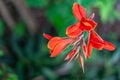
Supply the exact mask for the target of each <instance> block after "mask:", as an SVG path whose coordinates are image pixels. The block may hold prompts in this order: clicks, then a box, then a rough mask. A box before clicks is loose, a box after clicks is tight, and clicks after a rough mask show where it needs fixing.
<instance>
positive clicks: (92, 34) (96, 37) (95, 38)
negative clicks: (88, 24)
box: [90, 30, 103, 43]
mask: <svg viewBox="0 0 120 80" xmlns="http://www.w3.org/2000/svg"><path fill="white" fill-rule="evenodd" d="M90 38H91V39H92V40H93V41H96V42H100V43H103V39H102V38H101V37H100V36H99V35H98V34H97V33H96V32H95V31H94V30H91V31H90Z"/></svg>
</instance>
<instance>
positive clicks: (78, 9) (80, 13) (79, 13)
mask: <svg viewBox="0 0 120 80" xmlns="http://www.w3.org/2000/svg"><path fill="white" fill-rule="evenodd" d="M72 11H73V14H74V16H75V17H76V18H77V19H78V20H81V19H85V18H86V11H85V9H84V7H82V6H81V5H79V4H78V3H74V4H73V7H72Z"/></svg>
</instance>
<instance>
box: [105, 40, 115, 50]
mask: <svg viewBox="0 0 120 80" xmlns="http://www.w3.org/2000/svg"><path fill="white" fill-rule="evenodd" d="M104 48H105V49H107V50H110V51H113V50H115V45H113V44H112V43H110V42H108V41H104Z"/></svg>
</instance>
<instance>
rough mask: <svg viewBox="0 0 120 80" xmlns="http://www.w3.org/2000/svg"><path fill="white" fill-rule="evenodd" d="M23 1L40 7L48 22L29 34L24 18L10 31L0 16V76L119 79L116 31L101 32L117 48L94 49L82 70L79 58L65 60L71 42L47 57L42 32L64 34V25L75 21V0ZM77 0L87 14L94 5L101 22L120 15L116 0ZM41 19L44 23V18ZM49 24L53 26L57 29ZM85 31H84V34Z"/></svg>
mask: <svg viewBox="0 0 120 80" xmlns="http://www.w3.org/2000/svg"><path fill="white" fill-rule="evenodd" d="M25 1H26V5H27V6H28V7H29V8H31V9H43V10H44V16H45V18H46V19H47V21H48V22H49V23H50V24H48V25H49V26H48V27H45V26H43V25H41V26H40V28H41V27H42V28H41V30H40V31H39V32H38V33H37V34H32V33H29V31H28V30H29V29H27V27H26V24H25V23H24V22H23V21H19V22H17V23H16V25H15V27H14V29H13V30H12V31H9V30H8V27H7V26H6V23H5V22H4V20H2V19H0V80H37V79H38V80H120V68H119V66H120V62H119V61H120V48H119V47H120V42H119V36H118V33H116V32H111V33H110V34H104V39H105V40H108V41H111V42H113V43H114V44H115V45H116V47H117V48H116V50H115V51H112V52H110V51H107V50H102V51H98V50H96V49H94V50H93V52H92V56H91V58H90V59H87V60H85V73H83V72H82V69H81V66H80V65H79V62H78V60H76V61H73V62H71V63H70V64H67V61H64V58H65V57H66V55H67V53H68V52H69V51H70V50H71V48H72V46H68V47H67V48H66V49H65V50H64V51H63V52H62V53H61V54H60V55H59V56H57V57H56V58H50V54H49V50H48V48H47V42H48V41H47V40H46V39H44V38H43V36H42V33H43V32H45V31H46V33H50V34H54V33H56V32H57V33H58V35H59V36H65V29H66V28H67V27H68V26H69V25H71V24H74V23H75V22H76V21H77V20H76V19H75V17H74V15H73V13H72V5H73V2H74V1H75V0H25ZM76 1H77V2H79V3H80V4H81V5H83V6H84V7H85V8H86V10H87V14H90V13H91V12H93V9H99V12H98V13H97V15H99V16H100V19H101V21H102V23H100V22H98V23H100V24H102V25H103V23H104V24H105V23H106V22H109V21H111V22H112V23H115V21H116V19H117V18H120V16H119V15H118V12H117V11H116V9H115V7H114V6H115V4H116V3H117V2H118V0H76ZM118 16H119V17H118ZM43 20H44V19H43ZM97 21H99V20H97ZM43 22H44V23H46V24H47V22H46V21H43ZM50 26H53V27H54V29H55V30H56V32H54V31H53V28H51V27H50ZM117 26H119V25H117ZM44 27H45V28H44ZM106 27H107V28H109V26H106ZM113 27H114V26H113ZM98 31H99V30H98ZM57 33H56V34H57ZM100 33H102V32H100ZM56 34H54V35H56ZM87 35H88V33H87V32H85V35H84V36H87ZM106 36H107V37H106ZM85 39H87V38H85Z"/></svg>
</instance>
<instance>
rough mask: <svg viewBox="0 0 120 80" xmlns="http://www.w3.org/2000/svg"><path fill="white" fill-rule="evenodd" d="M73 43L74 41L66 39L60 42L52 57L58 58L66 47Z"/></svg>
mask: <svg viewBox="0 0 120 80" xmlns="http://www.w3.org/2000/svg"><path fill="white" fill-rule="evenodd" d="M71 42H72V39H66V40H62V41H60V42H59V43H58V44H57V45H56V46H55V48H54V50H53V52H52V54H51V57H56V56H57V55H59V54H60V53H61V52H62V51H63V50H64V49H65V47H66V46H67V45H68V44H69V43H71Z"/></svg>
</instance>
